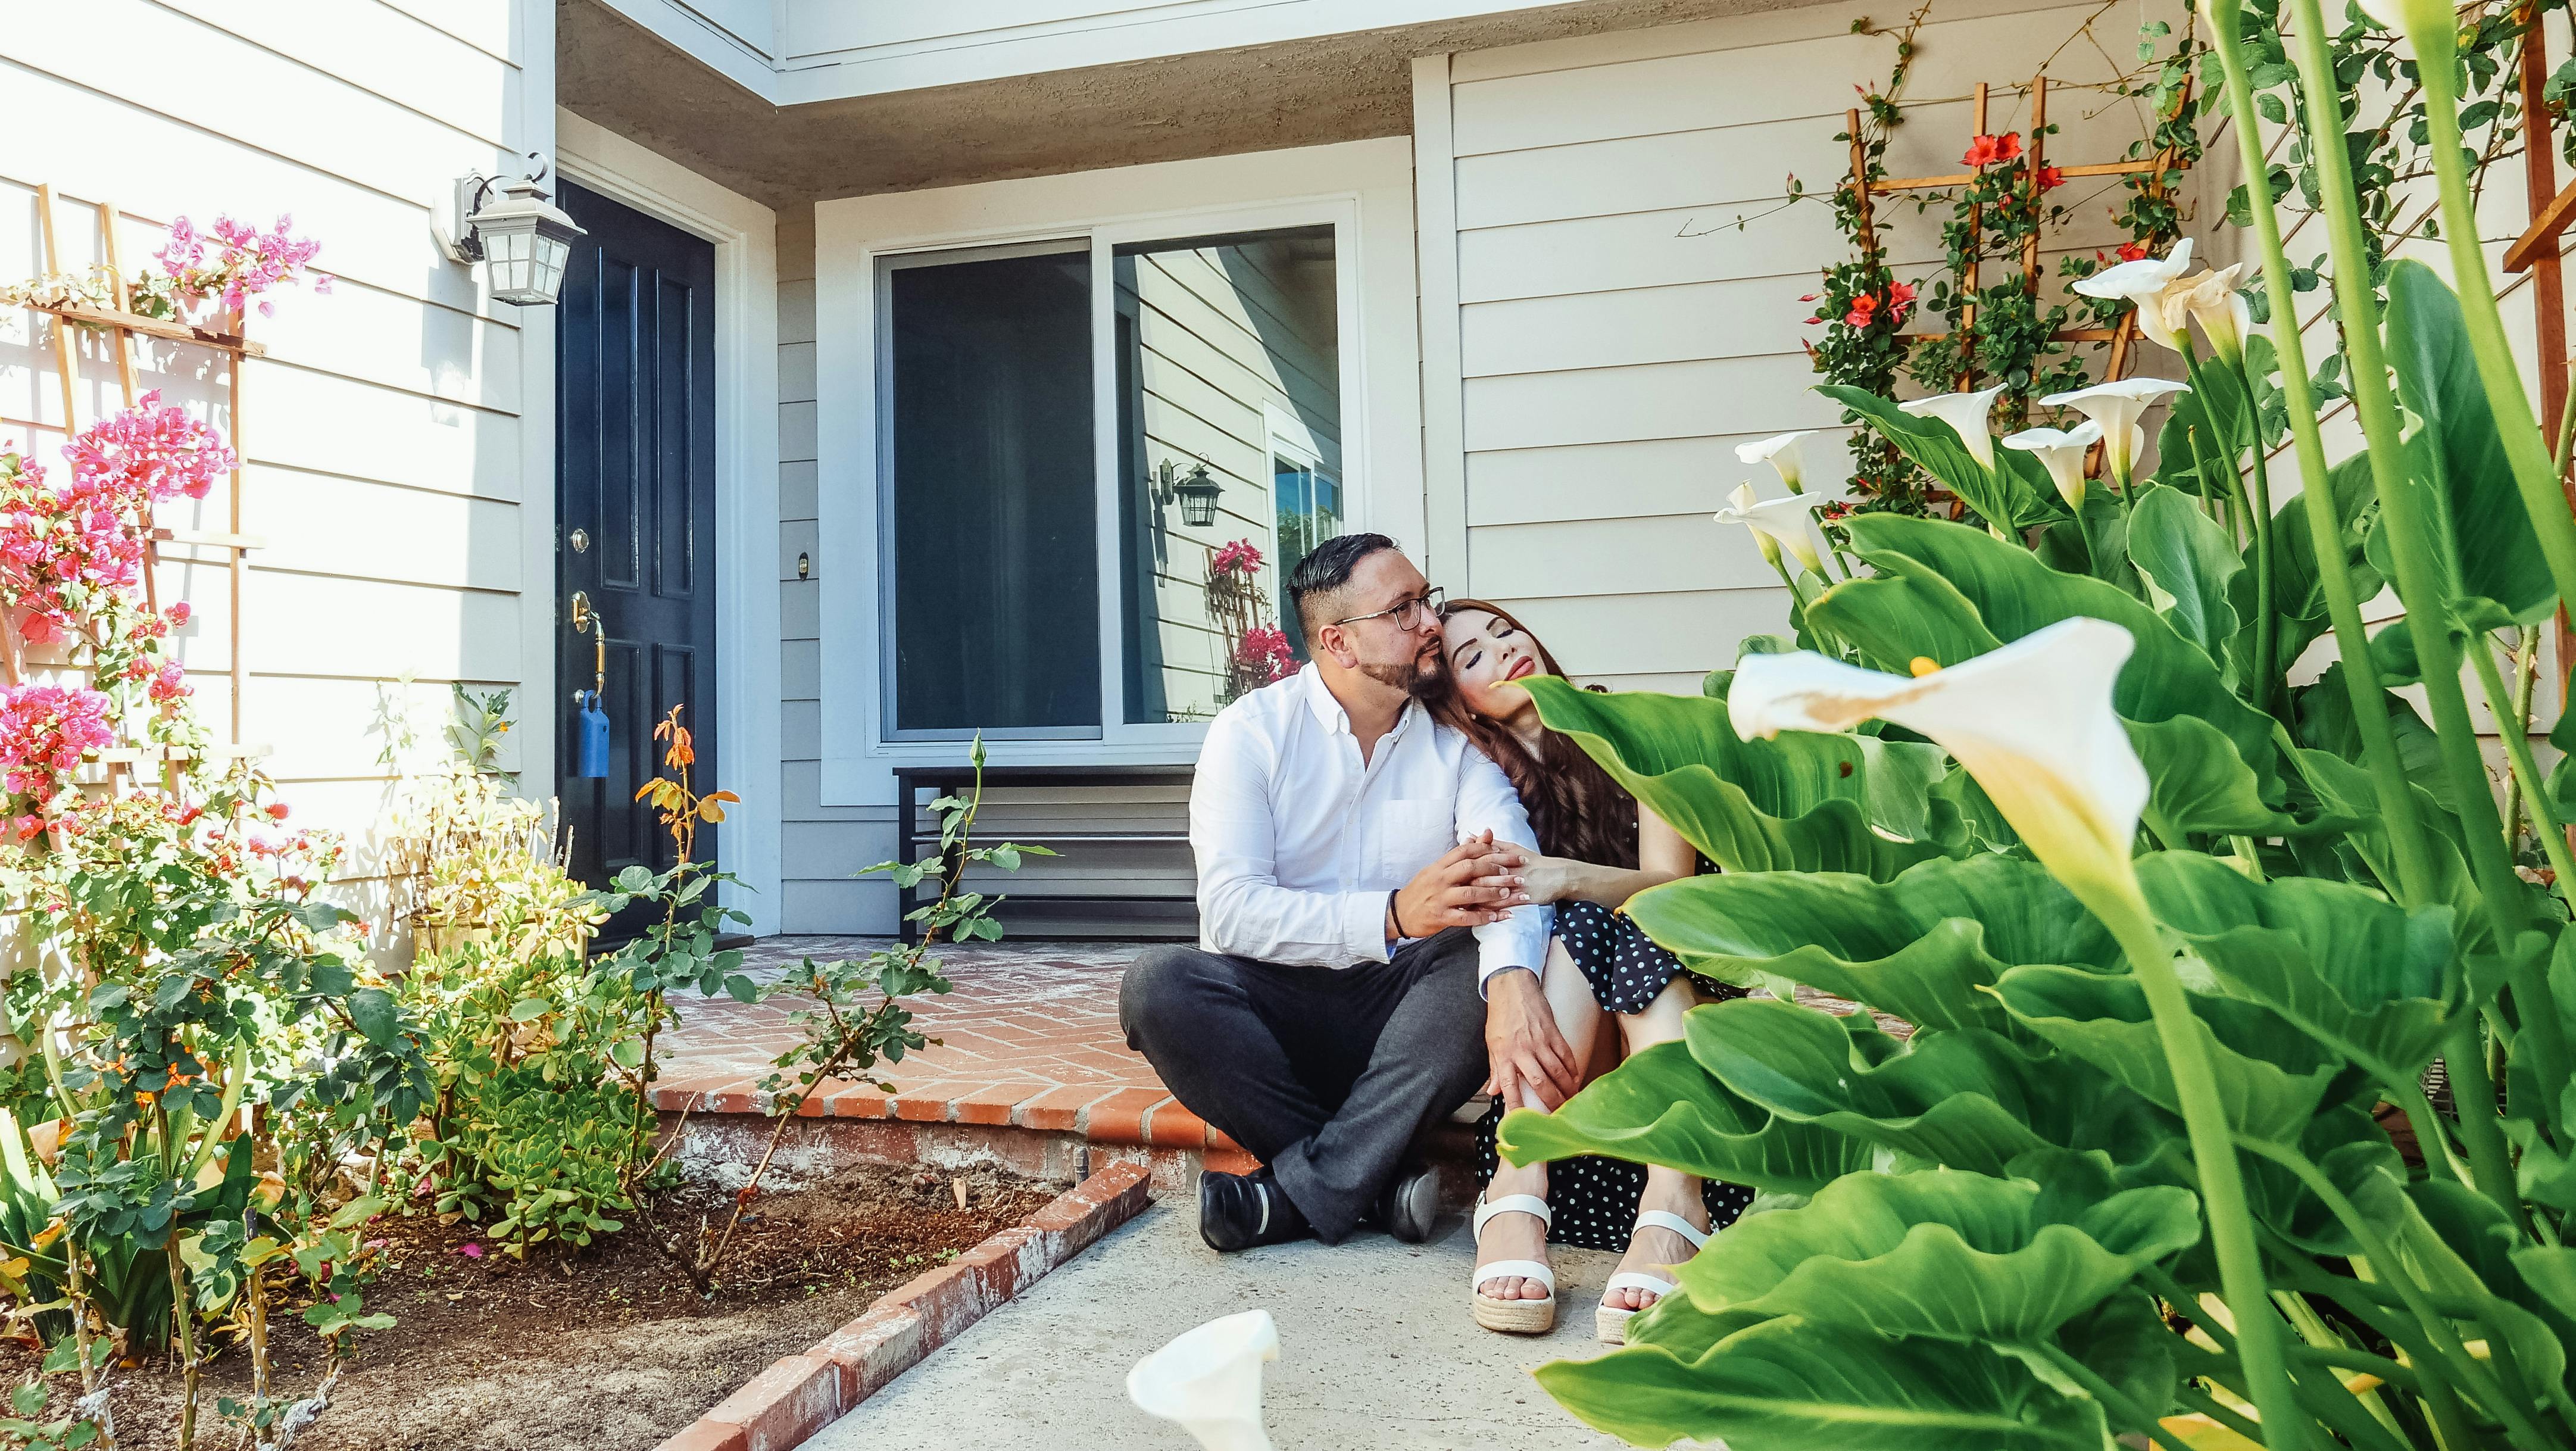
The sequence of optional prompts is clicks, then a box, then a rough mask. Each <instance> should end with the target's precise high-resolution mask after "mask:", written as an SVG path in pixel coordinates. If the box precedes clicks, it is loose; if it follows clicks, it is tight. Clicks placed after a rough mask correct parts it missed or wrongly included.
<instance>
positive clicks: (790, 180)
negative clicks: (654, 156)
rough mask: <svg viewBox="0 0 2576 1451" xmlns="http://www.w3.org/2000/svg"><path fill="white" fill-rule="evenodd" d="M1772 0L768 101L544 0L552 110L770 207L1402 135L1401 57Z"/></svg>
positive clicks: (583, 0) (570, 7)
mask: <svg viewBox="0 0 2576 1451" xmlns="http://www.w3.org/2000/svg"><path fill="white" fill-rule="evenodd" d="M1789 3H1798V0H1789ZM1784 8H1788V5H1787V4H1784V3H1782V0H1585V3H1581V4H1568V5H1559V6H1552V7H1549V8H1547V9H1542V10H1524V11H1518V12H1514V13H1511V14H1508V15H1502V16H1496V17H1491V18H1478V19H1470V20H1461V21H1448V22H1441V23H1436V24H1429V25H1415V26H1405V27H1400V28H1396V29H1389V30H1372V31H1362V32H1355V33H1348V34H1343V35H1335V36H1327V37H1323V38H1321V39H1317V40H1310V41H1296V42H1291V43H1287V44H1281V45H1273V46H1264V47H1258V48H1254V49H1247V50H1235V51H1211V52H1201V53H1197V54H1192V55H1184V56H1174V57H1169V58H1163V59H1156V60H1147V61H1137V62H1133V63H1130V64H1124V65H1114V66H1099V67H1094V68H1090V69H1085V70H1066V71H1050V72H1045V73H1042V74H1037V75H1027V76H1013V77H1009V78H1007V79H1003V80H996V81H984V82H977V83H974V84H970V85H960V86H946V87H940V88H937V89H930V90H916V91H897V92H892V93H887V94H881V95H871V96H859V97H852V98H849V99H846V100H835V101H821V102H815V103H812V104H808V105H799V106H787V107H778V106H772V105H770V104H769V103H768V102H767V101H764V100H761V99H760V98H758V97H756V96H753V95H752V94H750V93H749V92H747V91H745V90H743V89H742V88H741V87H739V86H736V85H734V84H733V83H732V82H731V81H728V80H726V79H725V78H723V77H722V76H719V75H718V74H716V73H715V72H714V71H712V70H709V69H707V68H706V67H705V66H703V65H701V64H699V63H698V62H697V61H695V60H692V59H690V58H689V57H688V56H685V55H683V54H681V53H680V52H679V51H677V50H674V49H672V48H670V47H669V46H667V45H665V44H664V43H663V42H662V41H661V40H659V39H658V38H656V37H655V36H653V35H652V34H650V33H649V32H647V31H645V30H643V29H642V28H640V27H638V26H636V25H635V24H633V23H632V22H630V21H628V20H627V19H625V18H624V17H623V16H620V15H618V14H617V13H616V12H614V11H612V10H610V9H609V8H608V7H607V6H606V5H603V4H601V3H599V0H556V5H555V12H556V29H555V34H556V52H557V53H556V78H555V85H556V96H557V99H558V100H559V101H560V103H561V104H562V105H563V106H565V107H566V108H567V109H569V110H571V111H573V112H575V113H577V114H579V115H581V116H584V117H586V118H588V119H590V120H592V121H596V122H598V123H599V124H600V125H602V126H605V127H607V128H608V129H610V130H612V131H615V132H618V133H620V134H622V135H625V136H628V137H631V138H633V139H634V140H635V141H636V142H638V143H640V144H642V145H645V146H648V147H650V148H652V149H653V150H655V151H658V152H661V153H662V154H664V155H666V156H669V157H670V158H672V159H673V160H675V161H679V162H681V163H682V164H684V165H687V166H688V167H690V168H691V169H692V170H695V171H698V172H700V173H701V174H703V175H705V176H707V177H709V178H710V179H712V180H715V181H718V182H721V183H723V184H724V185H726V186H729V187H732V188H733V189H734V190H736V191H739V192H742V193H743V194H745V195H747V196H750V197H752V198H754V199H756V200H758V201H761V202H764V203H766V204H768V205H770V206H773V207H784V206H789V205H794V204H801V203H805V202H810V201H816V200H821V199H824V198H829V197H842V196H862V195H866V194H868V193H871V192H887V191H912V190H916V189H919V188H922V187H932V186H949V185H954V184H957V183H960V182H968V181H989V180H994V179H998V178H1002V177H1018V176H1044V175H1048V174H1051V173H1056V172H1068V171H1084V170H1090V169H1093V168H1096V167H1104V166H1128V165H1134V164H1137V163H1141V162H1149V161H1176V160H1181V159H1184V158H1188V157H1194V156H1222V155H1227V154H1230V153H1235V152H1244V151H1268V150H1273V149H1276V148H1279V147H1287V146H1312V145H1320V144H1323V143H1326V142H1333V141H1356V140H1361V139H1365V138H1368V137H1372V136H1402V135H1406V134H1409V133H1410V132H1411V130H1412V120H1413V118H1412V76H1411V66H1410V62H1411V61H1412V59H1413V57H1415V56H1419V55H1437V54H1440V53H1443V52H1448V51H1462V50H1485V49H1490V48H1492V47H1495V46H1503V45H1518V44H1522V43H1524V42H1527V41H1534V40H1551V39H1555V38H1558V37H1561V36H1568V35H1581V34H1587V33H1590V32H1594V31H1605V30H1633V29H1639V28H1642V27H1645V26H1651V25H1669V24H1674V23H1677V22H1681V21H1686V20H1703V19H1707V18H1709V17H1711V16H1717V15H1729V14H1740V13H1746V12H1752V11H1762V10H1774V9H1784Z"/></svg>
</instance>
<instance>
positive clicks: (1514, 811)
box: [1458, 746, 1556, 990]
mask: <svg viewBox="0 0 2576 1451" xmlns="http://www.w3.org/2000/svg"><path fill="white" fill-rule="evenodd" d="M1458 778H1459V779H1458V830H1459V832H1460V834H1462V835H1465V834H1471V833H1478V832H1486V831H1490V832H1492V833H1493V834H1494V839H1495V840H1496V841H1508V842H1513V843H1515V844H1517V845H1520V846H1524V847H1527V848H1529V849H1530V850H1532V851H1536V850H1537V849H1538V834H1537V833H1536V832H1533V831H1531V830H1530V823H1529V812H1528V811H1526V810H1524V809H1523V808H1522V806H1521V795H1520V793H1519V792H1518V791H1515V790H1513V789H1512V783H1511V778H1510V777H1508V776H1505V775H1504V774H1503V768H1502V767H1500V766H1497V765H1495V764H1494V763H1493V761H1492V760H1491V759H1490V758H1488V757H1487V756H1486V755H1485V753H1484V752H1482V751H1479V750H1477V749H1476V748H1475V747H1473V746H1469V747H1467V753H1466V757H1465V759H1464V760H1462V761H1461V762H1460V763H1459V772H1458ZM1555 915H1556V914H1555V913H1554V911H1553V910H1551V909H1550V908H1547V907H1544V906H1541V905H1538V904H1536V903H1532V904H1531V905H1529V906H1525V907H1515V908H1513V909H1512V913H1511V915H1510V916H1508V917H1506V918H1504V919H1503V920H1502V921H1500V922H1488V923H1486V924H1485V925H1484V926H1482V927H1479V928H1477V929H1475V931H1476V950H1477V959H1478V960H1477V967H1476V983H1477V987H1478V988H1479V990H1482V989H1483V988H1484V986H1485V985H1486V984H1488V983H1490V982H1491V981H1492V980H1493V976H1494V974H1495V973H1498V972H1504V971H1508V970H1509V969H1512V968H1515V967H1526V968H1528V969H1529V970H1530V971H1531V972H1538V971H1540V970H1541V969H1542V968H1543V967H1544V966H1545V965H1546V963H1547V937H1548V933H1549V932H1550V931H1551V930H1552V926H1553V921H1554V918H1555Z"/></svg>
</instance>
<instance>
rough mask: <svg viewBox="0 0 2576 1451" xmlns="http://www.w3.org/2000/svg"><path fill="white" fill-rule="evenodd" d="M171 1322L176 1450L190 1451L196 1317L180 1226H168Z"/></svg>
mask: <svg viewBox="0 0 2576 1451" xmlns="http://www.w3.org/2000/svg"><path fill="white" fill-rule="evenodd" d="M167 1248H168V1252H169V1257H170V1319H171V1322H172V1325H173V1327H174V1333H175V1334H176V1336H177V1338H178V1341H179V1363H180V1365H181V1366H182V1367H183V1370H182V1373H181V1378H180V1380H181V1388H182V1389H181V1397H180V1401H179V1451H189V1448H190V1447H192V1446H194V1445H196V1443H197V1316H196V1307H195V1306H194V1305H192V1304H190V1303H189V1296H188V1266H187V1264H186V1263H185V1262H183V1261H182V1260H181V1259H180V1258H179V1227H178V1226H177V1225H175V1224H174V1225H172V1226H170V1239H169V1242H168V1246H167Z"/></svg>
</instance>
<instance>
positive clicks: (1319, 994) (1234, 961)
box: [1118, 927, 1487, 1244]
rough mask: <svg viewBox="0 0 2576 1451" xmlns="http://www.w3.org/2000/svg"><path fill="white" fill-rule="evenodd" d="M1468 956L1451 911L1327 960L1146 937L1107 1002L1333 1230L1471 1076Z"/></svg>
mask: <svg viewBox="0 0 2576 1451" xmlns="http://www.w3.org/2000/svg"><path fill="white" fill-rule="evenodd" d="M1476 969H1477V952H1476V939H1475V936H1474V934H1473V933H1471V932H1469V931H1468V930H1467V929H1465V928H1463V927H1461V928H1452V929H1450V930H1448V931H1446V932H1442V933H1440V934H1439V935H1437V936H1435V937H1428V938H1424V939H1422V940H1421V941H1418V942H1409V943H1405V944H1404V945H1402V946H1400V947H1398V948H1397V949H1396V950H1395V952H1394V954H1393V956H1392V958H1391V960H1389V961H1387V962H1383V963H1363V964H1361V965H1359V966H1356V967H1348V968H1341V969H1334V968H1326V967H1280V966H1277V965H1274V964H1271V963H1267V962H1255V961H1253V960H1252V959H1250V958H1244V957H1228V956H1225V955H1223V954H1220V953H1214V952H1203V951H1201V950H1199V949H1198V948H1195V947H1178V946H1174V947H1156V948H1151V949H1149V950H1147V951H1146V952H1145V953H1143V954H1142V955H1140V956H1139V957H1138V958H1137V959H1136V961H1135V963H1134V964H1133V965H1131V966H1130V967H1129V968H1128V969H1127V976H1126V979H1125V981H1124V982H1123V983H1122V984H1121V985H1120V987H1119V992H1118V1016H1119V1021H1120V1023H1121V1025H1122V1026H1124V1027H1125V1029H1126V1031H1127V1045H1128V1046H1129V1047H1131V1048H1134V1049H1135V1050H1137V1051H1138V1052H1140V1053H1142V1054H1144V1055H1145V1058H1146V1061H1148V1062H1150V1063H1152V1064H1153V1065H1154V1071H1155V1072H1157V1073H1159V1074H1161V1075H1162V1078H1163V1084H1164V1086H1165V1087H1167V1088H1169V1089H1170V1090H1171V1091H1172V1096H1173V1097H1174V1098H1177V1099H1179V1100H1180V1101H1181V1103H1182V1105H1183V1106H1185V1107H1187V1108H1188V1109H1189V1110H1190V1112H1192V1113H1195V1114H1197V1115H1198V1116H1199V1117H1201V1118H1203V1119H1206V1120H1207V1121H1208V1122H1209V1123H1211V1124H1214V1125H1215V1126H1216V1127H1217V1128H1219V1129H1221V1130H1223V1131H1224V1132H1225V1133H1226V1134H1227V1135H1228V1136H1230V1137H1231V1138H1232V1139H1233V1140H1234V1141H1235V1142H1236V1143H1238V1144H1241V1145H1242V1146H1243V1147H1244V1148H1245V1149H1246V1150H1247V1151H1249V1152H1250V1153H1251V1154H1252V1156H1253V1157H1255V1158H1257V1159H1259V1160H1261V1161H1262V1162H1263V1163H1265V1164H1267V1165H1269V1166H1270V1169H1271V1172H1272V1173H1273V1174H1274V1175H1276V1176H1277V1178H1278V1181H1279V1187H1280V1188H1281V1189H1282V1190H1284V1191H1285V1192H1286V1193H1287V1195H1288V1198H1289V1200H1290V1201H1291V1202H1293V1203H1294V1204H1295V1205H1296V1206H1297V1208H1298V1209H1299V1210H1300V1211H1302V1212H1303V1213H1304V1214H1305V1216H1306V1218H1307V1219H1308V1221H1310V1222H1311V1223H1312V1224H1313V1225H1314V1226H1315V1233H1316V1235H1317V1237H1318V1238H1320V1239H1322V1240H1323V1241H1324V1242H1325V1243H1326V1244H1333V1243H1336V1242H1338V1241H1340V1240H1341V1239H1342V1238H1344V1237H1345V1236H1347V1235H1348V1234H1350V1232H1351V1230H1352V1229H1353V1227H1355V1226H1356V1225H1357V1224H1358V1223H1359V1220H1360V1217H1361V1216H1362V1214H1364V1213H1365V1212H1366V1211H1367V1210H1368V1209H1369V1207H1370V1205H1371V1203H1372V1202H1373V1201H1374V1200H1375V1199H1376V1197H1377V1194H1378V1191H1379V1190H1380V1189H1381V1188H1383V1187H1384V1186H1385V1184H1386V1182H1387V1181H1388V1180H1389V1179H1391V1178H1392V1177H1394V1175H1395V1173H1396V1171H1397V1169H1398V1168H1400V1167H1401V1166H1402V1164H1403V1162H1404V1157H1405V1153H1406V1151H1407V1150H1408V1149H1409V1148H1410V1147H1411V1146H1412V1144H1413V1141H1414V1140H1415V1139H1416V1138H1417V1137H1419V1136H1420V1135H1421V1134H1422V1133H1423V1132H1424V1131H1425V1130H1427V1129H1429V1128H1430V1127H1431V1126H1432V1125H1434V1124H1437V1123H1438V1122H1439V1121H1440V1120H1441V1119H1443V1118H1445V1117H1447V1116H1448V1115H1449V1114H1451V1113H1453V1112H1455V1111H1456V1110H1457V1108H1458V1106H1459V1105H1460V1104H1462V1103H1465V1102H1466V1101H1467V1098H1468V1096H1469V1095H1471V1094H1473V1093H1474V1092H1475V1091H1476V1089H1477V1087H1478V1085H1480V1084H1482V1083H1483V1082H1484V1081H1485V1075H1486V1071H1487V1063H1486V1056H1485V1004H1484V999H1483V997H1482V995H1481V994H1479V993H1478V991H1477V982H1476Z"/></svg>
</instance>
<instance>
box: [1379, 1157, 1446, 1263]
mask: <svg viewBox="0 0 2576 1451" xmlns="http://www.w3.org/2000/svg"><path fill="white" fill-rule="evenodd" d="M1439 1217H1440V1172H1439V1171H1438V1170H1436V1169H1433V1168H1430V1167H1428V1166H1426V1165H1421V1164H1416V1165H1414V1166H1412V1167H1410V1168H1407V1169H1401V1170H1398V1171H1397V1172H1396V1176H1395V1177H1394V1178H1392V1179H1390V1180H1388V1181H1387V1184H1386V1187H1385V1188H1384V1189H1381V1190H1379V1191H1378V1196H1377V1222H1378V1223H1379V1224H1381V1225H1384V1226H1385V1227H1386V1232H1387V1233H1389V1234H1391V1235H1394V1236H1395V1237H1396V1238H1397V1239H1400V1240H1402V1241H1404V1242H1405V1243H1406V1244H1422V1243H1424V1242H1426V1241H1428V1240H1429V1239H1430V1238H1431V1229H1432V1225H1433V1223H1434V1221H1436V1220H1437V1219H1438V1218H1439Z"/></svg>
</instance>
